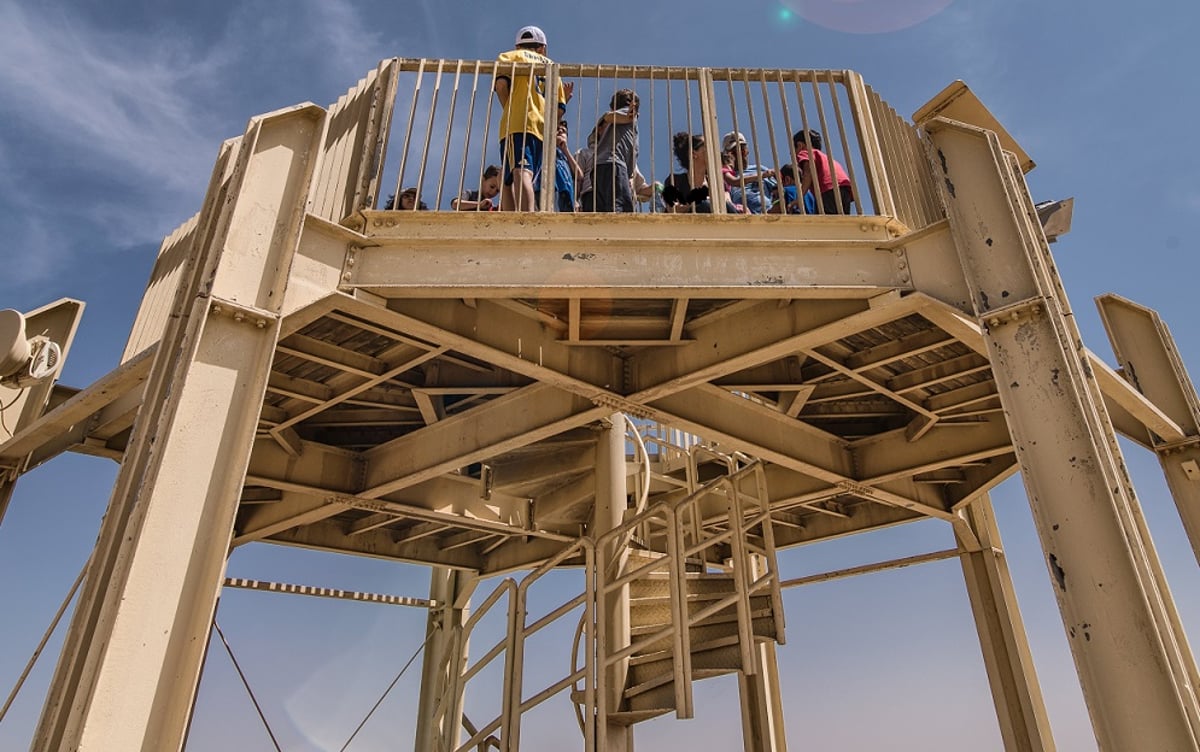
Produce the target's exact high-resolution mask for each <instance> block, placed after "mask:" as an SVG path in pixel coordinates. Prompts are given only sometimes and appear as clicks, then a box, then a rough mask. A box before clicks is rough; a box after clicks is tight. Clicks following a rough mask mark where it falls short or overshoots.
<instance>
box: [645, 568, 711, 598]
mask: <svg viewBox="0 0 1200 752" xmlns="http://www.w3.org/2000/svg"><path fill="white" fill-rule="evenodd" d="M684 582H685V583H686V587H687V592H688V594H689V595H693V594H701V593H723V594H728V593H732V592H733V588H734V585H733V576H732V575H728V574H707V573H704V574H701V573H699V572H688V573H687V575H686V576H685V577H684ZM670 594H671V580H670V577H669V576H668V574H667V573H666V572H651V573H650V574H649V575H648V576H643V577H639V578H637V579H636V580H634V581H633V582H631V583H629V596H630V597H631V598H653V597H666V596H669V595H670Z"/></svg>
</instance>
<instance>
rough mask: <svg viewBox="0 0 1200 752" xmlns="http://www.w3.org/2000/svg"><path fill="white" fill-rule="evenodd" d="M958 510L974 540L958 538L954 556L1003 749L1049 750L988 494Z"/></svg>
mask: <svg viewBox="0 0 1200 752" xmlns="http://www.w3.org/2000/svg"><path fill="white" fill-rule="evenodd" d="M963 514H964V515H965V516H966V519H967V525H968V527H969V528H970V530H971V532H973V533H974V534H975V540H977V541H978V542H979V546H978V548H976V547H975V546H974V545H973V542H969V541H964V540H963V539H962V538H959V540H958V551H959V562H960V563H961V564H962V570H963V579H964V580H965V581H966V584H967V596H968V597H969V598H970V600H971V611H972V613H973V614H974V616H975V628H976V629H977V630H978V631H979V646H980V648H981V649H982V650H983V663H984V666H985V667H986V669H987V675H988V682H989V683H990V684H991V688H992V700H993V701H994V702H995V704H996V716H997V719H998V720H999V721H1000V736H1001V738H1003V739H1004V749H1005V750H1007V752H1052V750H1053V749H1054V739H1053V737H1052V736H1051V734H1050V723H1049V721H1048V720H1047V718H1046V706H1045V703H1044V702H1043V701H1042V691H1041V688H1040V687H1039V686H1038V681H1037V674H1036V672H1035V671H1034V667H1033V656H1032V655H1031V654H1030V652H1029V641H1028V640H1027V639H1026V637H1025V627H1024V625H1023V624H1022V622H1021V612H1020V610H1019V609H1018V608H1017V599H1016V596H1015V594H1014V592H1013V584H1012V578H1011V577H1010V576H1009V573H1008V563H1007V562H1006V561H1005V558H1004V548H1003V546H1002V545H1001V543H1000V530H999V528H997V527H996V519H995V516H994V515H993V513H992V501H991V499H990V498H989V496H988V494H986V493H984V494H981V495H979V496H977V497H975V498H974V499H973V500H972V501H971V503H970V504H969V505H967V507H966V509H964V510H963ZM972 549H974V550H972Z"/></svg>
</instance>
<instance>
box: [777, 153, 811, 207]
mask: <svg viewBox="0 0 1200 752" xmlns="http://www.w3.org/2000/svg"><path fill="white" fill-rule="evenodd" d="M779 182H780V183H782V184H783V198H782V199H780V200H778V201H776V202H775V203H774V204H773V205H772V206H771V208H770V209H769V210H768V213H770V214H816V213H817V199H816V198H814V197H813V195H812V192H811V191H805V192H804V205H803V206H801V205H800V202H799V200H798V199H797V195H798V193H799V189H798V187H797V186H796V170H795V168H794V167H793V166H792V165H790V164H788V165H784V166H783V167H780V168H779Z"/></svg>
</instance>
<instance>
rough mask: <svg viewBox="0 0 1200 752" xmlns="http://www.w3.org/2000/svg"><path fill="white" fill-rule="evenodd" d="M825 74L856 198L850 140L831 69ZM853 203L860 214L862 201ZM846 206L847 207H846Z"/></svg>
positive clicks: (856, 191) (835, 187)
mask: <svg viewBox="0 0 1200 752" xmlns="http://www.w3.org/2000/svg"><path fill="white" fill-rule="evenodd" d="M827 74H828V79H827V80H826V82H825V83H826V86H827V87H828V89H829V96H830V98H831V99H832V100H833V115H834V119H835V120H836V121H837V126H838V133H839V134H840V135H841V137H842V139H841V140H842V159H843V160H844V162H845V167H846V173H847V175H846V176H847V177H848V178H850V193H851V195H853V196H854V197H855V198H856V199H857V198H858V181H857V180H855V178H854V174H855V173H854V160H853V159H851V158H850V142H849V141H848V140H847V139H846V124H845V122H844V120H843V118H842V103H841V102H840V101H839V98H838V92H837V89H836V88H834V84H833V71H827ZM830 168H831V169H832V168H833V165H832V164H831V165H830ZM836 182H837V179H836V173H835V178H834V183H836ZM834 190H837V186H836V185H835V186H834ZM838 193H839V194H840V193H841V191H838ZM854 203H856V204H858V214H859V215H861V214H862V201H861V200H858V201H855V202H854ZM847 208H849V207H847Z"/></svg>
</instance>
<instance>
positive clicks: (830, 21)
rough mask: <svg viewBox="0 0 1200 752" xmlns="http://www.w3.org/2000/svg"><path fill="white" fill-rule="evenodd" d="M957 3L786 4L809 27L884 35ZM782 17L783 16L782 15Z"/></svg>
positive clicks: (806, 0) (842, 0) (819, 0)
mask: <svg viewBox="0 0 1200 752" xmlns="http://www.w3.org/2000/svg"><path fill="white" fill-rule="evenodd" d="M953 2H954V0H784V4H785V5H786V6H787V7H788V8H789V9H791V10H792V11H793V12H794V13H795V14H797V15H799V16H800V17H802V18H804V19H805V20H806V21H809V22H810V23H814V24H817V25H818V26H824V27H825V28H826V29H832V30H833V31H844V32H847V33H850V34H885V33H887V32H890V31H900V30H902V29H907V28H909V27H911V26H916V25H917V24H919V23H921V22H922V21H927V20H929V19H930V18H932V17H934V16H936V15H937V14H938V13H941V12H942V11H943V10H945V9H946V8H947V7H949V6H950V4H951V3H953ZM781 15H782V14H781Z"/></svg>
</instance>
